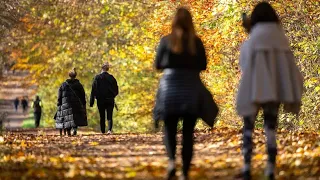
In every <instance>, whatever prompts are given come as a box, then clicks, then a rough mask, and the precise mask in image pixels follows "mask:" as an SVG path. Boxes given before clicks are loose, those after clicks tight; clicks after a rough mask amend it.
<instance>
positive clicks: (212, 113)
mask: <svg viewBox="0 0 320 180" xmlns="http://www.w3.org/2000/svg"><path fill="white" fill-rule="evenodd" d="M201 94H202V95H201V106H200V117H201V119H202V120H203V121H204V122H205V123H206V124H207V125H208V126H210V127H213V125H214V124H215V122H216V118H217V116H218V113H219V107H218V105H217V104H216V102H215V101H214V99H213V97H212V95H211V93H210V91H209V90H208V89H207V88H206V87H205V86H203V89H202V92H201Z"/></svg>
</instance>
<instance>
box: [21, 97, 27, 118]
mask: <svg viewBox="0 0 320 180" xmlns="http://www.w3.org/2000/svg"><path fill="white" fill-rule="evenodd" d="M21 105H22V112H23V114H24V115H27V114H28V100H27V97H23V98H22V100H21Z"/></svg>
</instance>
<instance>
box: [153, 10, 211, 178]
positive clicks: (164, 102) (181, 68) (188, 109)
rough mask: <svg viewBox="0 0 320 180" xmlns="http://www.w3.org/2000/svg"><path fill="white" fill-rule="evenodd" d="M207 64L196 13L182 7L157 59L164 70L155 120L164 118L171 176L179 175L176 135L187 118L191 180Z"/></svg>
mask: <svg viewBox="0 0 320 180" xmlns="http://www.w3.org/2000/svg"><path fill="white" fill-rule="evenodd" d="M206 66H207V59H206V54H205V48H204V45H203V43H202V41H201V39H200V38H199V37H198V36H197V35H196V32H195V29H194V26H193V22H192V16H191V14H190V12H189V11H188V10H187V9H185V8H179V9H178V10H177V12H176V15H175V17H174V20H173V23H172V31H171V33H170V34H169V35H167V36H165V37H163V38H162V39H161V41H160V45H159V46H158V49H157V54H156V59H155V68H156V69H158V70H163V76H162V78H161V80H160V84H159V89H158V92H157V100H156V106H155V109H154V113H155V116H156V119H155V120H158V119H161V120H164V129H165V132H164V133H165V135H164V141H165V146H166V149H167V154H168V157H169V165H168V172H167V179H174V178H175V176H176V175H175V173H176V166H175V154H176V145H177V142H176V134H177V125H178V122H179V119H180V118H183V139H182V144H183V148H182V160H183V169H182V170H183V173H182V177H181V179H188V172H189V169H190V163H191V160H192V155H193V131H194V127H195V124H196V120H197V118H198V117H199V113H200V112H199V109H200V106H201V100H200V96H201V92H200V91H201V90H202V89H203V88H204V85H203V83H202V82H201V79H200V75H199V74H200V71H202V70H205V69H206ZM202 87H203V88H202Z"/></svg>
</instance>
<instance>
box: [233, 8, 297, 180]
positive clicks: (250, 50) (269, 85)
mask: <svg viewBox="0 0 320 180" xmlns="http://www.w3.org/2000/svg"><path fill="white" fill-rule="evenodd" d="M248 31H249V32H250V38H249V39H248V40H247V41H246V42H245V43H244V44H243V45H242V47H241V50H240V66H241V72H242V75H241V81H240V86H239V91H238V96H237V112H238V114H239V115H241V116H242V117H243V119H244V128H243V155H244V168H243V172H242V173H241V174H240V176H241V177H242V178H243V179H251V175H250V164H251V154H252V133H253V129H254V122H255V119H256V115H257V114H258V111H259V109H260V108H262V109H263V113H264V128H265V133H266V136H267V152H268V163H267V168H266V171H265V175H266V176H267V177H268V179H274V168H275V162H276V155H277V144H276V128H277V118H278V117H277V116H278V110H279V105H280V104H283V105H284V109H285V110H287V111H288V112H292V113H298V112H299V110H300V105H301V96H302V91H303V79H302V76H301V74H300V71H299V69H298V67H297V66H296V63H295V59H294V56H293V53H292V51H291V49H290V45H289V42H288V39H287V37H286V35H285V33H284V31H283V29H282V27H281V25H280V21H279V18H278V16H277V14H276V12H275V10H274V9H273V8H272V7H271V5H270V4H268V3H267V2H261V3H259V4H258V5H257V6H256V7H255V8H254V10H253V12H252V15H251V19H250V29H249V30H248Z"/></svg>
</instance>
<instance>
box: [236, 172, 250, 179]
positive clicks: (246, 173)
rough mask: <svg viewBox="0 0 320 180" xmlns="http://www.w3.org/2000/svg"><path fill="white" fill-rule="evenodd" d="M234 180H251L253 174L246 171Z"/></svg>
mask: <svg viewBox="0 0 320 180" xmlns="http://www.w3.org/2000/svg"><path fill="white" fill-rule="evenodd" d="M234 179H243V180H251V172H250V171H244V172H241V173H239V174H237V175H236V176H235V177H234Z"/></svg>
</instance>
